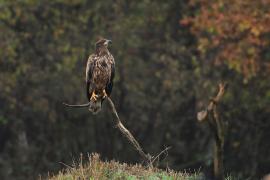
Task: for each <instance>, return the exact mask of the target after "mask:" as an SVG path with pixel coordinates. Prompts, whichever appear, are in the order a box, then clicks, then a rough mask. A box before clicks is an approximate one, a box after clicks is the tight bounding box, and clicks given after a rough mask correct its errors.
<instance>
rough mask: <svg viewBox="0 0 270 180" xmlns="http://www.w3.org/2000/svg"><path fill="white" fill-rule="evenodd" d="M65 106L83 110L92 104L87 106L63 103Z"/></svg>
mask: <svg viewBox="0 0 270 180" xmlns="http://www.w3.org/2000/svg"><path fill="white" fill-rule="evenodd" d="M63 104H64V105H65V106H68V107H77V108H81V107H88V106H89V105H90V102H88V103H86V104H67V103H63Z"/></svg>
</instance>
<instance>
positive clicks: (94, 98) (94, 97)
mask: <svg viewBox="0 0 270 180" xmlns="http://www.w3.org/2000/svg"><path fill="white" fill-rule="evenodd" d="M97 97H98V96H97V95H96V93H95V90H94V91H93V92H92V95H91V98H90V100H91V101H93V100H94V101H97Z"/></svg>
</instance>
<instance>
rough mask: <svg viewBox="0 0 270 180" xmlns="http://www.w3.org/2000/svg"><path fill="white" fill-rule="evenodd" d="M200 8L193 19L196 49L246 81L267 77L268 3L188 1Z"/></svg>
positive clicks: (185, 21)
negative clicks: (196, 41) (235, 71)
mask: <svg viewBox="0 0 270 180" xmlns="http://www.w3.org/2000/svg"><path fill="white" fill-rule="evenodd" d="M189 3H190V5H191V6H197V7H199V8H198V10H197V11H196V12H195V14H196V15H195V16H194V17H192V18H189V17H187V18H186V19H183V20H182V21H181V23H182V24H186V25H187V24H189V23H191V24H192V25H191V26H192V28H191V31H192V32H193V33H194V34H195V35H196V36H197V37H198V42H199V44H198V50H199V51H200V52H201V53H202V55H204V56H206V57H205V58H206V59H208V58H210V59H214V60H215V63H216V64H220V63H227V64H228V66H229V67H231V68H233V69H235V70H237V71H238V72H241V73H243V74H244V75H245V76H246V77H247V78H249V77H252V76H255V75H256V74H257V73H262V74H264V75H269V72H270V71H269V70H270V54H269V43H270V41H269V37H270V27H269V23H270V13H269V8H270V1H268V0H262V1H252V0H240V1H233V0H229V1H228V0H219V1H215V0H212V1H204V0H201V1H196V0H191V1H190V2H189Z"/></svg>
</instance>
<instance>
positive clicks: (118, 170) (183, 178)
mask: <svg viewBox="0 0 270 180" xmlns="http://www.w3.org/2000/svg"><path fill="white" fill-rule="evenodd" d="M49 179H51V180H78V179H80V180H84V179H85V180H86V179H87V180H103V179H127V180H136V179H150V180H158V179H162V180H174V179H177V180H198V179H201V178H199V176H198V175H196V174H187V173H179V172H174V171H170V170H168V171H164V170H160V169H156V168H145V167H143V166H141V165H128V164H125V163H124V164H120V163H118V162H115V161H110V162H102V161H101V160H100V159H99V155H98V154H92V155H91V156H90V157H89V162H88V163H87V164H86V165H82V163H79V164H78V165H77V166H73V167H68V168H67V169H65V170H64V171H62V172H60V173H59V174H58V175H55V176H52V177H50V178H49Z"/></svg>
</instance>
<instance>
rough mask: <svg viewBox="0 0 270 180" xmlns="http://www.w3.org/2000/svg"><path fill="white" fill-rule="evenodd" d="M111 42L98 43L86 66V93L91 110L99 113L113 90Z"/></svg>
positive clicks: (102, 41)
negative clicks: (109, 46) (109, 48)
mask: <svg viewBox="0 0 270 180" xmlns="http://www.w3.org/2000/svg"><path fill="white" fill-rule="evenodd" d="M110 42H111V41H110V40H107V39H101V40H99V41H98V42H96V50H95V53H94V54H92V55H90V56H89V58H88V61H87V66H86V93H87V98H88V100H89V102H90V106H89V110H90V111H91V112H93V113H98V112H99V111H100V110H101V106H102V102H103V100H104V99H105V98H106V96H110V94H111V92H112V88H113V78H114V71H115V70H114V65H115V62H114V58H113V56H112V54H111V53H110V52H109V50H108V44H109V43H110Z"/></svg>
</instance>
